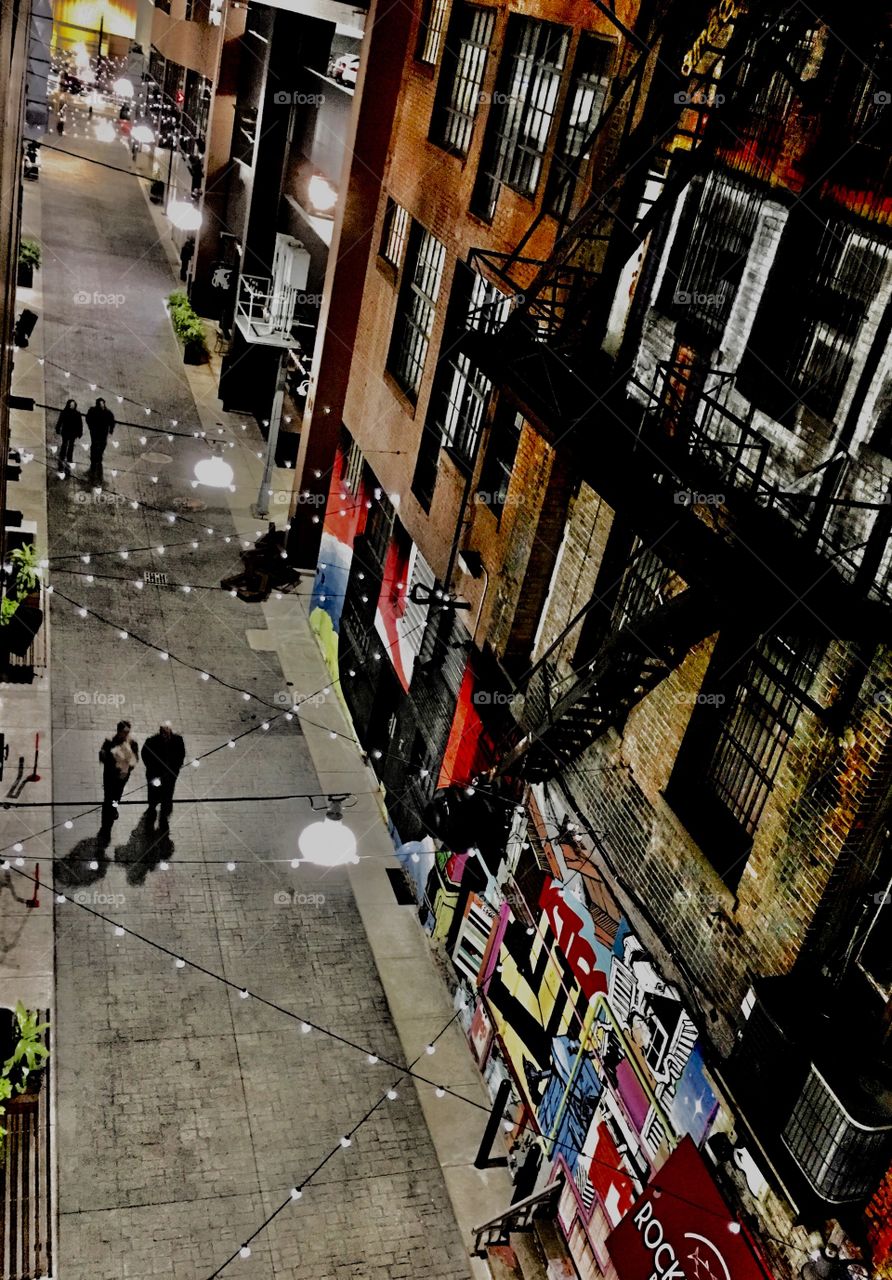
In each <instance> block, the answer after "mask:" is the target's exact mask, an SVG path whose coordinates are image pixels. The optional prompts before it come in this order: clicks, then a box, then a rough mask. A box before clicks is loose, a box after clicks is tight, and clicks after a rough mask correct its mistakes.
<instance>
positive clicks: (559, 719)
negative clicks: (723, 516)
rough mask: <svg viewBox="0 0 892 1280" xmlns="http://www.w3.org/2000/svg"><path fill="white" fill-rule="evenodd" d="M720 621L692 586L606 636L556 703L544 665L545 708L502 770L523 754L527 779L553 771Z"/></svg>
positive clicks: (714, 608)
mask: <svg viewBox="0 0 892 1280" xmlns="http://www.w3.org/2000/svg"><path fill="white" fill-rule="evenodd" d="M718 626H719V620H718V609H717V605H716V603H715V601H714V599H713V598H712V597H711V596H710V595H709V594H708V593H707V592H705V591H703V590H701V589H698V588H694V587H688V588H686V589H685V590H684V591H681V592H679V594H678V595H675V596H673V597H671V599H669V600H667V601H665V602H664V603H663V604H662V605H660V606H658V607H657V608H656V609H652V610H650V611H649V612H648V613H646V614H645V615H644V616H643V617H640V618H636V619H635V621H634V622H632V623H627V624H626V625H625V626H623V627H621V628H620V629H619V631H616V632H615V633H613V634H612V635H611V636H609V637H608V638H607V640H606V641H605V642H604V644H603V645H602V646H601V648H600V650H599V651H598V653H597V654H596V655H595V657H594V658H593V659H592V660H591V662H589V663H588V664H587V665H586V666H585V667H583V668H582V669H580V670H579V671H577V672H576V673H575V674H574V678H573V680H572V684H571V686H570V688H569V689H567V690H566V692H564V693H559V694H558V696H557V698H556V699H555V700H554V702H553V703H552V702H551V696H550V695H551V691H550V690H549V688H548V683H549V681H548V671H547V668H545V669H543V670H544V671H545V680H544V684H545V689H544V694H545V702H546V706H545V712H544V715H540V717H539V718H538V719H537V720H536V722H535V724H534V727H532V728H531V729H529V730H528V731H527V732H525V733H524V734H523V737H522V738H521V739H520V741H519V742H517V743H516V745H515V746H514V748H513V749H512V750H511V751H509V752H508V753H507V755H506V757H505V759H504V762H503V765H502V769H501V771H502V772H511V770H512V767H513V766H514V764H515V763H517V762H519V761H521V760H522V761H523V766H522V768H523V774H524V777H525V778H526V779H527V780H528V781H529V782H544V781H546V780H547V779H549V778H551V777H554V775H555V774H556V773H557V772H559V771H560V770H561V769H562V768H563V767H564V766H565V765H567V764H569V763H570V762H571V761H573V760H575V759H576V758H577V757H578V756H580V755H581V754H582V752H583V751H585V750H586V748H587V747H588V746H590V744H591V743H592V742H593V741H594V740H595V738H597V737H599V736H600V735H601V734H602V733H604V732H605V730H607V729H608V728H609V727H610V726H611V725H616V724H619V723H621V722H622V721H623V720H624V719H625V717H626V716H627V715H628V713H629V712H630V711H631V709H632V708H633V707H634V706H635V704H636V703H638V702H640V701H641V699H642V698H644V697H646V696H647V694H648V693H650V692H651V690H652V689H654V688H655V687H656V686H657V685H658V684H659V683H660V682H661V681H662V680H665V679H666V677H667V676H668V675H669V674H670V673H671V672H672V671H673V670H674V669H675V668H676V667H677V666H679V664H680V663H681V662H682V661H683V659H684V657H685V655H686V654H687V653H688V652H689V650H690V649H691V648H692V647H693V646H694V645H695V644H697V643H699V642H700V641H701V640H704V639H705V638H706V637H707V636H709V635H711V634H712V633H713V632H714V631H716V630H717V629H718Z"/></svg>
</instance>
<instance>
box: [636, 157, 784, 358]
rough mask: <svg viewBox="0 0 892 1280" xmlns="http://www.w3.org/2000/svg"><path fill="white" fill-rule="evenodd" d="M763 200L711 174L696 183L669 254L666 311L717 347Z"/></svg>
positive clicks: (664, 289) (665, 296) (729, 312)
mask: <svg viewBox="0 0 892 1280" xmlns="http://www.w3.org/2000/svg"><path fill="white" fill-rule="evenodd" d="M762 203H763V201H762V196H761V195H759V194H758V193H757V192H755V191H749V190H747V189H746V188H744V187H741V186H739V185H738V184H737V183H734V182H731V181H730V180H729V179H728V178H727V177H726V176H725V175H724V174H721V173H711V174H709V176H708V177H707V178H706V179H702V178H701V179H697V180H695V181H694V182H692V183H691V186H690V189H689V191H688V195H687V200H686V202H685V206H684V210H683V212H682V216H681V219H680V221H679V224H678V230H677V232H676V235H675V239H674V241H673V245H672V249H671V251H670V254H669V261H668V263H667V267H666V275H665V279H664V282H663V291H662V297H661V307H662V309H663V310H664V311H666V312H667V313H668V314H669V315H674V316H676V317H677V318H678V319H680V320H687V321H688V322H692V323H695V324H697V325H698V327H699V328H700V329H701V330H702V332H703V333H704V335H705V336H706V337H708V338H709V339H711V340H713V341H715V342H718V341H719V340H720V339H721V337H722V335H723V333H724V331H725V326H726V325H727V323H728V317H729V316H730V314H731V307H732V306H733V304H734V299H735V297H736V296H737V289H738V286H739V284H740V280H741V276H742V275H743V268H744V266H745V265H746V260H747V257H748V256H749V252H750V247H751V245H752V243H753V237H754V235H755V233H756V224H757V222H758V219H759V212H760V210H761V208H762Z"/></svg>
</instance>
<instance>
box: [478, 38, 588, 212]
mask: <svg viewBox="0 0 892 1280" xmlns="http://www.w3.org/2000/svg"><path fill="white" fill-rule="evenodd" d="M569 41H570V33H569V31H568V30H567V29H566V28H565V27H558V26H555V24H554V23H551V22H540V21H539V20H538V19H536V18H522V17H518V16H512V17H511V18H509V20H508V31H507V39H506V42H505V52H504V54H503V55H502V63H501V66H500V69H499V77H498V85H497V90H496V94H495V102H494V104H493V108H492V111H491V113H490V117H489V124H488V126H487V131H486V135H487V136H486V140H485V142H484V148H483V158H482V161H481V166H480V172H479V174H478V176H477V182H476V184H475V186H474V195H473V199H472V207H473V210H474V212H475V213H477V214H478V215H479V216H480V217H482V218H485V219H487V220H491V219H492V217H493V214H494V213H495V208H496V202H497V200H498V197H499V191H500V190H501V188H502V186H508V187H511V188H512V190H514V191H517V192H519V193H520V194H521V195H524V196H532V195H534V194H535V191H536V187H537V186H538V183H539V178H540V175H541V173H542V163H543V160H544V158H545V154H546V151H547V147H548V137H549V134H550V132H551V126H552V122H553V120H554V115H555V111H556V110H557V104H558V97H559V95H560V88H561V75H562V73H563V70H564V65H565V63H566V58H567V47H568V45H569Z"/></svg>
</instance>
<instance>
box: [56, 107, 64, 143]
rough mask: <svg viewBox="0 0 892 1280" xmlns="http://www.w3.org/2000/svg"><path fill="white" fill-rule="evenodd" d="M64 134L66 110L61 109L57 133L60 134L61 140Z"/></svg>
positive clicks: (57, 122)
mask: <svg viewBox="0 0 892 1280" xmlns="http://www.w3.org/2000/svg"><path fill="white" fill-rule="evenodd" d="M64 132H65V109H64V108H60V110H59V118H58V120H57V121H56V133H58V135H59V137H60V138H61V137H62V134H63V133H64Z"/></svg>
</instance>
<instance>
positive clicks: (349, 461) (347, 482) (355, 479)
mask: <svg viewBox="0 0 892 1280" xmlns="http://www.w3.org/2000/svg"><path fill="white" fill-rule="evenodd" d="M364 466H365V459H364V458H363V456H362V450H361V449H360V447H359V445H358V444H357V443H356V441H355V440H351V441H350V448H349V449H348V451H347V457H346V458H345V460H344V488H345V489H346V490H347V492H348V493H352V494H353V496H354V498H355V497H356V496H357V495H358V494H359V489H360V486H361V484H362V472H363V468H364Z"/></svg>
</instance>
